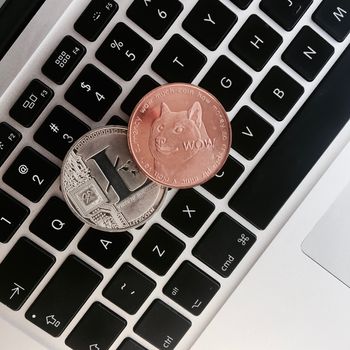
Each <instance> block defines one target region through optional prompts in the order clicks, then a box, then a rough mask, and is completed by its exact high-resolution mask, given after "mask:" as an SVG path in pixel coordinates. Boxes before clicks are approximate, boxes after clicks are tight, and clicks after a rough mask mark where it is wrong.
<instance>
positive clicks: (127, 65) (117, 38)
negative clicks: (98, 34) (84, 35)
mask: <svg viewBox="0 0 350 350" xmlns="http://www.w3.org/2000/svg"><path fill="white" fill-rule="evenodd" d="M151 52H152V45H150V44H149V43H148V42H147V41H146V40H144V39H143V38H142V37H141V36H140V35H138V34H137V33H136V32H134V31H133V30H132V29H130V28H129V27H128V26H127V25H126V24H124V23H122V22H120V23H118V24H117V25H116V26H115V27H114V29H113V30H112V31H111V32H110V34H109V35H108V36H107V38H106V40H105V41H104V42H103V43H102V45H101V47H100V48H99V49H98V50H97V52H96V58H97V59H98V60H100V61H101V62H102V63H103V64H104V65H105V66H107V67H108V68H109V69H110V70H112V71H113V72H114V73H116V74H117V75H119V76H120V77H121V78H123V79H124V80H130V79H131V78H132V77H133V76H134V75H135V73H136V72H137V71H138V69H139V68H140V67H141V65H142V64H143V62H144V61H145V60H146V58H147V57H148V56H149V54H150V53H151Z"/></svg>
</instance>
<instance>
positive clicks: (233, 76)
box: [199, 56, 252, 111]
mask: <svg viewBox="0 0 350 350" xmlns="http://www.w3.org/2000/svg"><path fill="white" fill-rule="evenodd" d="M251 83H252V78H251V77H250V76H249V75H248V74H247V73H246V72H244V71H243V70H242V69H241V68H240V67H238V66H237V65H236V64H235V63H233V62H232V61H231V60H230V59H228V58H227V57H226V56H220V57H219V58H218V59H217V60H216V62H215V63H214V64H213V66H212V67H211V68H210V69H209V71H208V73H207V74H206V75H205V76H204V78H203V79H202V80H201V82H200V83H199V85H200V86H201V87H203V88H204V89H206V90H208V91H210V92H211V93H212V94H213V95H215V96H216V98H217V99H218V100H219V101H220V102H221V103H222V105H223V106H224V107H225V109H226V111H230V110H231V109H232V108H233V107H234V106H235V104H236V103H237V102H238V101H239V99H240V98H241V97H242V95H243V94H244V93H245V91H246V90H247V89H248V87H249V85H250V84H251Z"/></svg>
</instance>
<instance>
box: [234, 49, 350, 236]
mask: <svg viewBox="0 0 350 350" xmlns="http://www.w3.org/2000/svg"><path fill="white" fill-rule="evenodd" d="M349 87H350V46H348V47H347V49H346V50H345V51H344V53H343V54H342V55H341V56H340V58H339V59H338V61H337V62H336V64H335V65H334V66H333V67H332V69H331V70H330V71H329V72H328V74H327V75H326V76H325V78H324V79H323V80H322V82H321V83H320V85H319V86H318V87H317V88H316V89H315V91H314V92H313V93H312V95H311V96H310V97H309V99H308V100H307V101H306V102H305V104H304V105H303V106H302V107H301V109H300V110H299V111H298V112H297V114H296V115H295V117H294V118H293V119H292V121H291V122H290V123H289V125H288V126H287V127H286V128H285V129H284V130H283V132H282V134H281V135H280V136H279V137H278V138H277V140H276V141H275V143H274V144H273V145H272V147H271V148H270V149H269V151H268V152H267V153H266V155H265V156H264V157H263V158H262V160H261V161H260V162H259V163H258V165H257V166H256V167H255V169H254V170H253V171H252V173H251V174H250V175H249V176H248V178H247V179H246V180H245V181H244V182H243V184H242V186H241V187H240V188H239V189H238V191H237V192H236V193H235V194H234V196H233V197H232V198H231V200H230V202H229V206H230V207H231V208H232V209H233V210H235V211H236V212H237V213H238V214H240V215H241V216H242V217H244V218H245V219H246V220H247V221H249V222H250V223H251V224H253V225H254V226H256V227H257V228H258V229H261V230H263V229H265V228H266V227H267V226H268V224H269V223H270V222H271V220H272V219H273V218H274V217H275V215H276V214H277V213H278V211H279V210H280V209H281V207H282V206H283V205H284V203H285V202H286V201H287V199H288V198H289V197H290V195H291V194H292V193H293V191H294V190H295V189H296V188H297V187H298V185H299V184H300V182H301V181H302V180H303V179H304V177H305V176H306V175H307V173H308V172H309V171H310V169H311V168H312V167H313V166H314V164H315V163H316V162H317V160H318V159H319V158H320V157H321V155H322V154H323V152H324V151H325V150H326V149H327V147H328V146H329V145H330V144H331V142H332V141H333V140H334V138H335V137H336V136H337V134H338V133H339V132H340V130H341V129H342V128H343V126H344V125H345V124H346V122H347V121H348V120H349V117H350V92H349Z"/></svg>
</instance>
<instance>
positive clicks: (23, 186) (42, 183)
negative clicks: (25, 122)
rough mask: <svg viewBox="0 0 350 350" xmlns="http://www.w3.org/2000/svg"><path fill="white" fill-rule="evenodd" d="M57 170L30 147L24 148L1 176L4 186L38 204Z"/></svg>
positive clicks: (53, 179) (56, 174)
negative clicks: (6, 185)
mask: <svg viewBox="0 0 350 350" xmlns="http://www.w3.org/2000/svg"><path fill="white" fill-rule="evenodd" d="M59 173H60V170H59V168H58V167H57V166H56V165H55V164H53V163H51V162H50V161H49V160H48V159H46V158H45V157H43V156H42V155H41V154H39V153H38V152H37V151H35V150H34V149H33V148H31V147H25V148H24V149H23V150H22V151H21V153H20V154H19V155H18V156H17V158H16V159H15V161H14V162H13V163H12V164H11V165H10V167H9V168H8V169H7V171H6V173H5V174H4V176H3V180H4V182H5V183H6V184H8V185H9V186H11V187H12V188H14V189H15V190H16V191H18V192H19V193H21V194H22V195H23V196H24V197H26V198H28V199H29V200H31V201H32V202H38V201H39V200H40V199H41V197H42V196H43V195H44V194H45V192H46V191H47V190H48V189H49V187H50V186H51V185H52V183H53V182H54V181H55V179H56V178H57V176H58V175H59Z"/></svg>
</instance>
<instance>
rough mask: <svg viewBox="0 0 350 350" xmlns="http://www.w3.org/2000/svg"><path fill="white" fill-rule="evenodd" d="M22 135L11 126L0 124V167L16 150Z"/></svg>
mask: <svg viewBox="0 0 350 350" xmlns="http://www.w3.org/2000/svg"><path fill="white" fill-rule="evenodd" d="M21 138H22V135H21V133H20V132H19V131H17V130H16V129H15V128H13V127H12V126H11V125H9V124H7V123H5V122H3V123H0V166H1V165H2V164H3V163H4V161H5V160H6V159H7V157H8V156H9V155H10V154H11V153H12V151H13V150H14V149H15V148H16V146H17V145H18V143H19V141H20V140H21Z"/></svg>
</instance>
